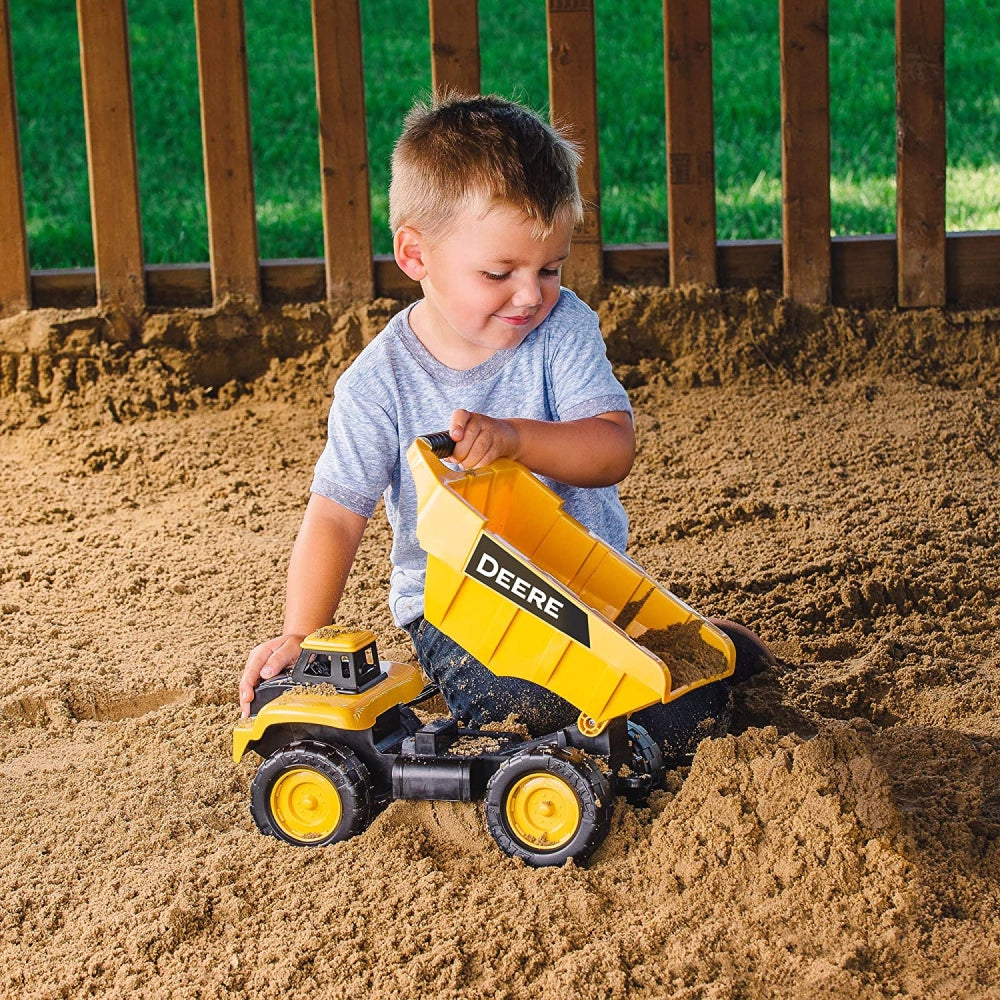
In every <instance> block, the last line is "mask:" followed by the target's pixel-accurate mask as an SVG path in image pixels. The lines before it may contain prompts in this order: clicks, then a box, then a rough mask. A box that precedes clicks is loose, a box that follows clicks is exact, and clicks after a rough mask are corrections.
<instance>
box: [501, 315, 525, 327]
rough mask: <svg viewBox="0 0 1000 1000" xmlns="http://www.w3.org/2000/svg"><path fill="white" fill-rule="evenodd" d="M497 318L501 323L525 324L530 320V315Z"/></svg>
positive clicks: (509, 324)
mask: <svg viewBox="0 0 1000 1000" xmlns="http://www.w3.org/2000/svg"><path fill="white" fill-rule="evenodd" d="M497 319H498V320H500V322H501V323H506V324H507V325H508V326H527V325H528V324H529V323H530V322H531V315H530V314H526V315H524V316H497Z"/></svg>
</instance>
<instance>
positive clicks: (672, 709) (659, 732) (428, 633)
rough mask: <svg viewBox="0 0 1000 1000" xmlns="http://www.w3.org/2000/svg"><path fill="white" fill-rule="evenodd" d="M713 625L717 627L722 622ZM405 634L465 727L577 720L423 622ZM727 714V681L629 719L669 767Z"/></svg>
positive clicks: (542, 730)
mask: <svg viewBox="0 0 1000 1000" xmlns="http://www.w3.org/2000/svg"><path fill="white" fill-rule="evenodd" d="M715 621H716V623H717V624H720V626H721V625H722V621H723V620H719V619H716V620H715ZM725 624H726V625H728V624H729V623H728V622H727V623H725ZM722 627H723V628H724V630H727V629H725V627H724V626H722ZM406 630H407V632H409V633H410V637H411V638H412V639H413V647H414V649H415V650H416V653H417V659H418V660H419V661H420V665H421V666H422V667H423V669H424V671H425V673H426V674H427V676H428V677H429V678H430V679H431V680H432V681H434V683H435V684H437V685H438V687H439V688H440V690H441V695H442V697H443V698H444V700H445V704H446V705H447V706H448V711H449V712H451V714H452V715H453V716H454V717H455V718H456V719H461V720H462V721H463V722H465V723H466V724H468V725H470V726H473V727H477V726H482V725H484V724H485V723H488V722H493V723H496V722H503V721H504V720H505V719H506V718H507V716H508V715H514V716H516V717H517V718H518V719H519V720H520V721H521V722H522V723H524V724H525V725H526V726H527V727H528V731H529V732H530V733H531V735H532V736H544V735H545V734H546V733H552V732H555V731H556V730H558V729H562V728H563V727H564V726H570V725H572V724H573V723H574V722H576V720H577V718H578V717H579V715H580V712H579V710H578V709H576V708H574V707H573V706H572V705H571V704H570V703H569V702H568V701H565V700H563V699H562V698H560V697H559V696H558V695H555V694H553V693H552V692H551V691H549V690H547V689H546V688H543V687H540V686H539V685H537V684H532V683H531V682H530V681H524V680H521V679H519V678H516V677H499V676H497V675H496V674H494V673H493V672H492V671H491V670H490V669H489V667H487V666H485V665H484V664H482V663H480V662H479V660H477V659H476V658H475V657H474V656H473V655H472V654H471V653H468V652H466V651H465V650H464V649H463V648H462V647H461V646H459V645H458V643H456V642H454V641H453V640H451V639H449V638H448V636H446V635H445V634H444V633H443V632H441V631H440V630H439V629H437V628H435V627H434V626H433V625H431V623H430V622H429V621H427V620H426V619H425V618H417V619H416V620H415V621H412V622H410V624H409V625H407V626H406ZM727 631H728V630H727ZM734 638H736V637H735V636H734ZM745 645H747V644H746V643H741V642H737V670H736V679H737V680H742V679H744V677H743V676H741V674H745V675H746V676H749V674H750V673H751V672H756V671H757V670H759V669H761V668H762V665H757V664H756V663H754V664H753V665H752V666H751V665H750V663H749V660H750V658H751V656H755V655H756V653H757V651H756V649H755V647H753V644H752V643H750V645H749V647H748V648H747V649H743V648H741V647H742V646H745ZM764 648H765V649H766V647H764ZM744 660H746V661H747V666H746V667H744V666H743V661H744ZM741 667H742V669H741ZM731 714H732V691H731V689H730V685H729V682H728V681H716V682H714V683H713V684H706V685H704V686H703V687H700V688H695V690H694V691H691V692H689V693H688V694H686V695H684V696H683V697H682V698H678V699H676V700H675V701H671V702H668V703H667V704H666V705H652V706H651V707H649V708H645V709H643V710H642V711H641V712H636V713H635V714H634V715H633V716H632V720H633V721H634V722H637V723H638V724H639V725H640V726H642V727H643V728H644V729H645V730H646V731H647V732H648V733H649V735H650V736H652V737H653V739H654V740H656V742H657V743H658V744H659V745H660V747H661V748H662V749H663V754H664V757H665V758H666V760H667V761H668V763H670V762H678V761H680V760H681V759H682V758H685V757H687V756H688V755H690V754H692V753H694V751H695V749H696V747H697V745H698V743H699V742H700V741H701V740H702V739H704V738H705V737H708V736H721V735H723V734H724V733H725V732H726V729H727V728H728V726H729V720H730V716H731Z"/></svg>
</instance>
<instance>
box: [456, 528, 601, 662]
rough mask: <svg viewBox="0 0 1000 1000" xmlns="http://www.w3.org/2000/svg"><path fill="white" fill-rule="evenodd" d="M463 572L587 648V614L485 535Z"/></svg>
mask: <svg viewBox="0 0 1000 1000" xmlns="http://www.w3.org/2000/svg"><path fill="white" fill-rule="evenodd" d="M465 572H466V573H467V574H468V575H469V576H471V577H472V578H473V579H474V580H479V581H480V582H481V583H485V584H486V586H487V587H489V588H490V589H491V590H495V591H496V592H497V593H498V594H502V595H503V596H504V597H506V598H507V599H508V600H510V601H513V602H514V603H515V604H516V605H517V606H518V607H519V608H524V610H525V611H530V612H531V613H532V614H533V615H534V616H535V617H536V618H541V620H542V621H543V622H547V623H548V624H549V625H551V626H552V627H553V628H556V629H558V630H559V631H560V632H562V633H564V634H565V635H568V636H569V637H570V638H571V639H576V641H577V642H582V643H583V645H584V646H587V647H588V648H589V647H590V622H589V621H588V619H587V614H586V612H584V611H581V610H580V608H578V607H577V606H576V605H575V604H572V603H571V602H570V601H568V600H567V599H566V597H565V596H564V595H563V594H562V593H561V592H560V591H558V590H555V589H554V588H553V587H552V584H551V583H548V582H547V581H545V580H543V579H542V578H541V577H540V576H539V575H538V574H537V573H535V572H534V571H533V570H530V569H528V567H527V566H525V565H524V563H522V562H521V561H520V560H519V559H515V558H514V556H512V555H511V554H510V553H509V552H508V551H507V550H506V549H502V548H500V546H499V545H497V544H496V542H494V541H493V540H492V539H490V538H488V537H487V536H486V535H481V536H480V538H479V542H478V544H477V545H476V550H475V552H473V553H472V558H471V559H470V560H469V564H468V566H466V567H465Z"/></svg>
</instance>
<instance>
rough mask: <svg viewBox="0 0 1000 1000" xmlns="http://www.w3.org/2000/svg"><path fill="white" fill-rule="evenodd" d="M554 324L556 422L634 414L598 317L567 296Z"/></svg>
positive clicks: (550, 352) (551, 367)
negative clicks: (612, 361)
mask: <svg viewBox="0 0 1000 1000" xmlns="http://www.w3.org/2000/svg"><path fill="white" fill-rule="evenodd" d="M551 320H552V325H551V327H550V331H549V342H548V346H547V351H546V369H547V374H548V379H547V381H548V389H549V393H550V406H551V407H552V410H553V413H554V414H555V416H556V419H558V420H581V419H583V418H585V417H594V416H597V415H598V414H600V413H610V412H613V411H624V412H626V413H628V414H630V415H631V413H632V406H631V404H630V403H629V398H628V393H626V392H625V389H624V388H623V387H622V384H621V383H620V382H619V381H618V379H617V378H616V377H615V373H614V371H613V370H612V367H611V362H610V361H609V360H608V355H607V349H606V347H605V343H604V338H603V337H602V335H601V328H600V322H599V320H598V316H597V313H595V312H594V311H593V310H592V309H591V308H590V307H589V306H587V305H585V304H584V303H583V302H581V301H580V300H579V299H578V298H576V296H575V295H572V293H569V292H564V293H563V297H562V298H561V299H560V302H559V305H558V306H557V308H556V309H555V310H553V313H552V316H551Z"/></svg>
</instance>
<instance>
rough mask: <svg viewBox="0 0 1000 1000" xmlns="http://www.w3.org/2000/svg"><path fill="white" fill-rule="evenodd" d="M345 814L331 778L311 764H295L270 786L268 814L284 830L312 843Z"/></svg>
mask: <svg viewBox="0 0 1000 1000" xmlns="http://www.w3.org/2000/svg"><path fill="white" fill-rule="evenodd" d="M343 814H344V810H343V806H342V805H341V802H340V793H339V792H338V791H337V789H336V787H335V786H334V784H333V782H331V781H330V779H329V778H327V777H326V776H325V775H323V774H320V773H319V771H314V770H313V769H312V768H310V767H294V768H291V769H290V770H288V771H286V772H285V773H284V774H282V775H281V776H280V777H279V778H278V780H277V781H276V782H275V783H274V787H273V788H272V789H271V815H272V816H273V817H274V821H275V823H277V824H278V826H280V827H281V830H282V832H283V833H285V834H287V835H288V836H289V837H291V838H293V839H294V840H298V841H302V842H305V843H311V842H312V841H316V840H323V839H325V838H326V837H329V836H330V835H331V834H332V833H333V831H334V830H336V829H337V827H338V826H339V825H340V819H341V817H342V816H343Z"/></svg>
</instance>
